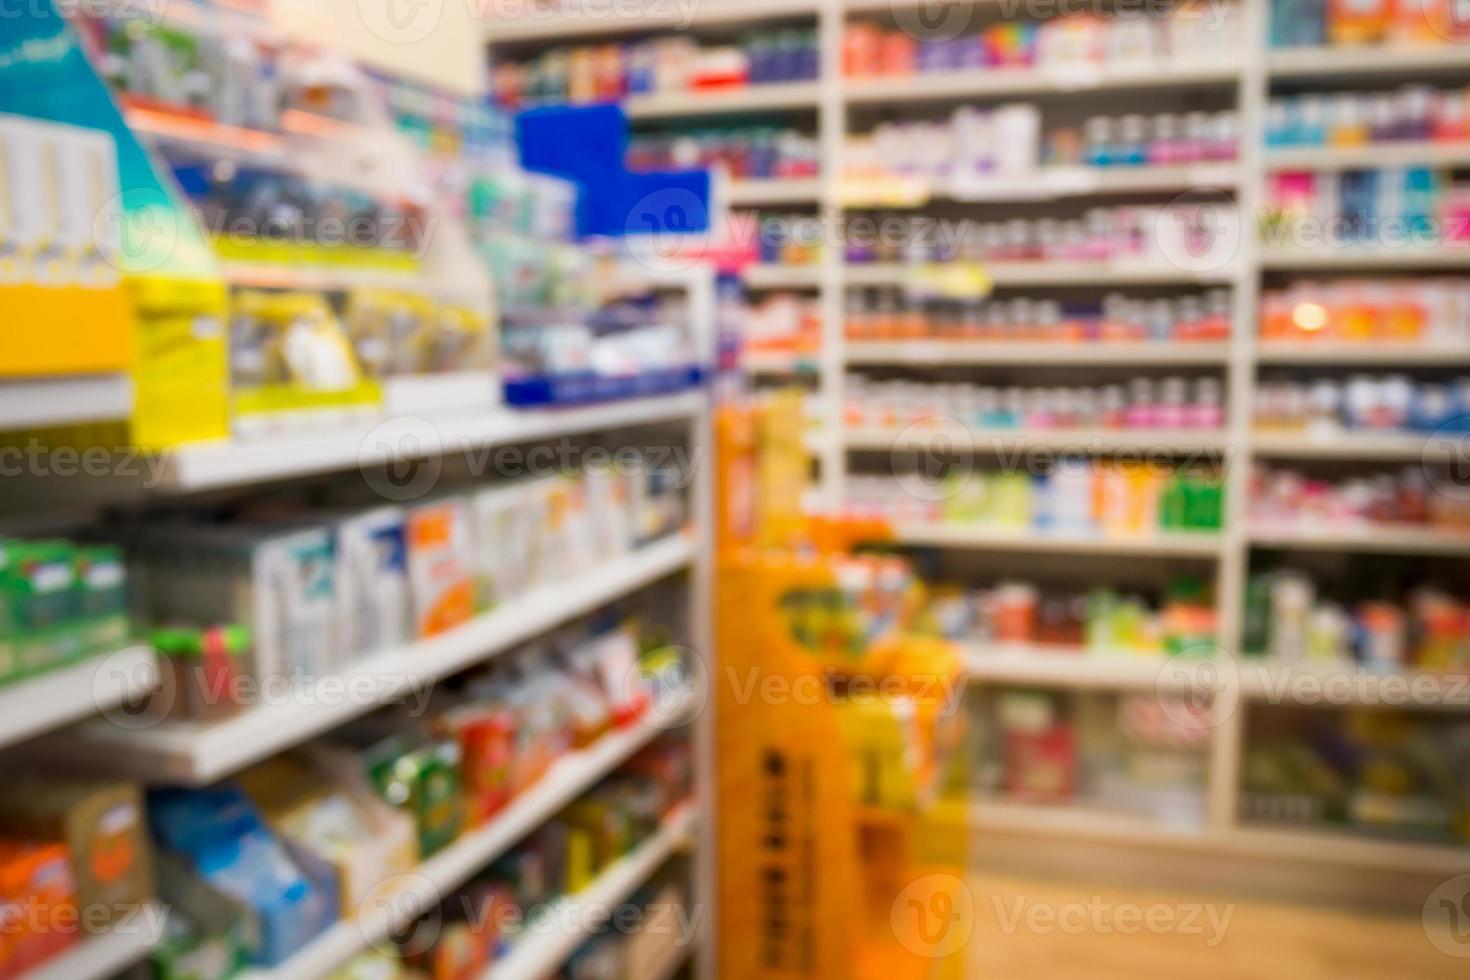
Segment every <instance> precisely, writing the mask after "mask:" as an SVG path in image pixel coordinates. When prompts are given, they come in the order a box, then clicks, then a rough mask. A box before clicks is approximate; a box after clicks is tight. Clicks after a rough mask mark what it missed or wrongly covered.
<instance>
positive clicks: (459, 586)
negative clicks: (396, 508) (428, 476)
mask: <svg viewBox="0 0 1470 980" xmlns="http://www.w3.org/2000/svg"><path fill="white" fill-rule="evenodd" d="M407 531H408V579H409V588H410V594H411V595H412V598H413V621H414V634H415V635H416V636H419V637H429V636H436V635H438V634H440V633H443V632H445V631H446V630H451V629H453V628H454V627H456V626H460V625H462V624H464V623H467V622H469V621H470V620H471V619H472V618H474V615H475V556H474V550H473V545H472V543H471V542H472V535H471V525H470V509H469V505H468V504H467V503H466V502H465V501H464V500H463V499H462V498H459V497H449V498H446V499H444V500H440V501H437V502H434V503H428V504H421V505H419V506H417V507H414V508H412V509H410V510H409V512H408V518H407Z"/></svg>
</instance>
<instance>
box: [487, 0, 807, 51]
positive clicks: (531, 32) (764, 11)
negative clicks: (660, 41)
mask: <svg viewBox="0 0 1470 980" xmlns="http://www.w3.org/2000/svg"><path fill="white" fill-rule="evenodd" d="M818 6H819V3H818V0H701V2H697V3H692V4H690V3H667V2H658V0H647V2H646V8H647V9H644V10H638V9H637V8H638V5H637V4H635V3H629V4H596V3H594V4H589V5H585V6H581V5H577V4H568V5H563V8H562V9H555V7H553V8H552V9H537V8H536V7H535V6H534V5H532V4H524V5H521V9H522V12H521V13H520V15H519V16H517V17H515V18H513V19H512V18H496V17H494V16H492V17H490V18H489V19H488V20H487V22H486V24H485V38H486V41H487V42H488V43H489V44H517V43H524V42H528V41H547V42H556V43H562V42H571V41H574V40H576V39H578V38H589V37H612V36H616V35H622V34H642V33H645V32H648V33H651V32H655V31H667V30H679V31H684V30H690V29H698V28H701V27H722V26H727V25H729V26H737V27H738V26H739V25H741V24H753V23H761V22H768V21H773V20H785V19H795V18H799V17H803V16H807V17H811V16H815V15H816V12H817V8H818Z"/></svg>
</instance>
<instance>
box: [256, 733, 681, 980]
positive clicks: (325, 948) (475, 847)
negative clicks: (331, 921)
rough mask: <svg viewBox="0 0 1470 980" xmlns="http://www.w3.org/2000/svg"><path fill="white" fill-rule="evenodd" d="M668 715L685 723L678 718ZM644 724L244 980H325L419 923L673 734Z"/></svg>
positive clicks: (597, 748)
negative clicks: (662, 737)
mask: <svg viewBox="0 0 1470 980" xmlns="http://www.w3.org/2000/svg"><path fill="white" fill-rule="evenodd" d="M667 717H670V718H678V717H679V715H678V714H677V713H670V714H669V715H668V716H667ZM669 727H670V726H668V725H663V724H659V725H652V724H648V723H647V722H640V723H638V724H634V725H632V726H630V727H628V728H624V729H621V730H618V731H615V732H612V733H610V734H608V735H604V736H603V737H602V738H600V739H598V740H597V742H595V743H593V744H592V745H591V746H589V747H587V748H586V749H583V750H581V751H579V752H576V753H573V754H572V755H569V756H567V757H565V758H563V759H560V760H559V761H557V762H556V763H555V765H553V766H552V768H551V769H550V770H549V771H548V772H547V773H546V775H544V776H543V777H542V778H541V779H540V780H539V781H538V782H537V783H536V785H534V786H532V787H531V788H530V789H528V790H526V791H525V792H524V793H522V794H521V795H519V796H518V797H516V798H515V799H514V800H513V801H511V803H510V804H509V805H508V806H506V808H505V809H504V810H501V811H500V812H499V813H497V814H496V815H495V816H494V817H493V818H491V820H490V821H489V822H488V823H486V824H484V825H483V826H480V827H476V828H474V829H472V830H470V831H467V832H466V833H465V834H463V835H461V836H460V837H459V839H458V840H456V841H454V843H452V844H450V845H449V846H447V847H446V848H444V849H443V850H442V851H440V852H439V853H437V854H435V855H434V856H433V857H431V858H429V859H428V860H427V861H425V862H424V863H423V864H421V865H420V866H419V867H418V868H417V869H416V870H415V871H414V872H413V873H411V874H407V875H402V876H399V877H398V879H397V881H398V887H397V888H396V889H394V890H392V891H385V892H384V893H383V894H380V895H374V896H373V898H372V900H371V901H369V902H367V903H364V906H363V908H362V909H360V910H357V911H358V913H359V914H358V916H357V918H356V919H351V920H346V919H344V920H343V921H341V922H339V923H337V924H336V925H335V926H333V927H332V928H330V929H328V930H327V931H326V932H324V933H323V934H322V935H320V936H318V937H317V938H316V939H314V940H313V941H312V942H311V943H309V944H308V945H307V946H306V947H305V948H303V949H301V950H300V951H298V952H297V953H296V955H294V956H292V957H291V958H290V959H289V960H288V961H286V962H285V963H283V964H281V965H280V966H278V967H276V968H275V969H272V970H253V971H250V972H248V973H246V974H245V976H244V977H242V978H241V980H318V978H320V977H324V976H328V975H330V974H331V973H332V971H333V970H335V969H337V968H338V967H340V966H341V965H342V964H343V963H345V962H347V961H348V960H350V959H351V958H352V957H354V956H356V955H357V954H358V953H360V952H362V951H363V950H364V949H369V948H372V947H375V946H377V945H378V944H380V943H382V942H384V941H385V940H387V938H388V937H389V936H390V935H392V934H394V933H396V932H399V931H400V930H402V929H404V928H406V927H407V926H408V925H410V924H411V923H412V921H413V920H414V919H415V918H416V917H417V915H419V914H422V913H423V912H424V911H426V910H429V909H432V908H435V907H436V906H437V905H438V903H439V901H440V900H441V899H443V898H444V897H446V896H447V895H449V894H451V893H453V892H454V890H455V889H457V888H459V887H460V886H461V885H463V884H464V883H465V882H467V881H469V880H470V879H471V878H473V877H474V876H475V875H477V874H479V873H480V872H481V871H483V870H484V869H485V867H486V866H488V865H489V864H490V863H491V862H493V861H494V860H495V859H496V858H498V857H500V856H501V855H502V854H504V853H506V852H507V851H509V850H510V849H511V848H513V847H514V846H515V845H516V844H518V843H520V842H521V841H522V840H524V839H525V837H526V836H527V835H528V834H530V833H532V832H533V831H535V830H536V829H537V828H539V827H541V826H542V825H544V824H545V823H546V822H547V821H548V820H550V819H551V818H552V817H554V816H556V815H557V814H558V813H559V812H561V810H562V809H563V808H565V807H566V806H568V805H569V804H571V803H573V802H575V801H576V800H577V799H578V798H579V797H581V796H582V795H583V794H584V793H586V792H587V791H588V790H589V789H591V788H592V787H593V786H595V785H596V784H597V783H598V782H600V781H601V780H602V779H603V778H604V777H606V776H608V775H609V774H611V773H612V772H614V771H615V770H616V769H617V768H618V767H619V766H621V765H622V764H623V763H625V762H627V761H628V760H629V759H630V758H632V757H633V756H634V755H636V754H637V753H638V752H639V751H640V750H642V749H643V748H644V747H646V746H647V745H649V744H650V743H651V742H653V741H654V740H655V739H657V738H658V737H659V736H660V735H661V734H663V733H664V732H665V731H667V730H668V729H669Z"/></svg>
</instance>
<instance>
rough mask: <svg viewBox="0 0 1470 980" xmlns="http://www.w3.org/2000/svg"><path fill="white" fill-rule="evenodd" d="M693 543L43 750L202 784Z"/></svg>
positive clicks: (681, 557)
mask: <svg viewBox="0 0 1470 980" xmlns="http://www.w3.org/2000/svg"><path fill="white" fill-rule="evenodd" d="M695 548H696V539H695V538H694V537H693V536H692V535H688V534H676V535H674V536H672V537H669V538H667V539H665V540H663V541H659V542H657V543H655V544H651V545H648V546H646V547H643V548H641V549H639V550H637V551H635V552H633V553H632V554H629V555H626V556H624V557H621V558H616V559H614V560H612V561H610V562H607V563H605V564H603V565H601V566H599V567H598V568H595V569H592V570H590V571H587V572H583V573H581V574H580V575H575V576H571V577H569V578H566V579H564V580H562V581H559V582H556V583H552V584H548V585H543V586H539V587H537V588H535V589H532V590H531V591H530V592H528V593H527V594H526V595H524V596H522V597H521V598H519V599H515V600H513V601H511V602H509V603H507V604H506V605H504V606H502V607H501V608H499V609H496V610H495V611H494V612H490V613H486V614H485V615H483V616H480V617H478V618H476V619H475V620H473V621H472V622H470V623H467V624H465V625H464V626H461V627H459V628H457V629H454V630H451V631H449V632H447V633H445V634H443V635H441V636H437V637H433V638H432V639H428V640H421V641H419V642H417V643H410V644H408V645H406V646H403V647H399V648H397V649H393V650H389V651H387V652H385V653H381V654H377V655H375V656H373V657H371V658H369V659H367V660H364V661H362V662H361V663H358V664H355V665H353V666H352V667H350V668H349V669H347V670H345V671H343V672H342V673H341V674H340V675H338V676H334V677H324V678H321V679H320V680H318V681H317V682H315V683H314V684H312V685H310V686H308V687H306V688H304V689H302V690H300V691H295V692H282V693H283V695H284V696H283V697H281V698H276V699H273V703H271V704H267V705H262V706H259V707H254V708H251V709H249V710H247V711H245V712H243V713H241V714H240V715H238V716H236V717H234V718H229V719H225V720H223V721H218V722H214V723H210V724H185V723H179V724H156V725H153V726H152V727H142V728H138V729H133V728H123V727H119V726H118V725H115V724H113V723H111V722H109V721H107V720H98V721H96V722H93V723H91V724H88V725H83V726H79V727H78V728H75V729H72V730H71V731H68V732H65V733H59V734H57V735H54V736H52V737H50V738H48V739H47V740H46V742H45V749H46V751H48V752H50V753H52V754H54V755H56V756H58V757H61V758H65V759H72V760H80V761H85V760H88V759H91V760H94V761H95V760H96V759H98V758H106V759H108V765H109V770H110V771H111V772H114V773H116V774H118V775H123V774H126V775H129V776H132V777H133V778H136V779H140V780H143V781H146V782H152V783H158V782H178V783H185V784H189V785H194V786H204V785H208V784H210V783H212V782H214V781H216V780H218V779H221V778H223V777H225V776H228V775H230V774H231V773H234V772H237V771H238V770H240V769H243V768H245V767H246V766H249V765H251V764H252V763H255V762H259V761H260V760H262V759H266V758H269V757H270V756H272V755H275V754H276V753H278V752H281V751H283V750H285V749H288V748H290V747H291V746H293V745H299V744H300V743H302V742H305V741H307V740H308V739H311V738H314V737H316V736H318V735H321V734H323V733H325V732H328V731H330V730H332V729H333V728H336V727H338V726H340V725H343V724H345V723H347V722H349V721H351V720H353V719H354V718H358V717H361V716H362V715H366V714H368V713H370V712H372V711H374V710H376V709H377V708H378V707H379V706H380V705H382V704H385V703H388V702H391V701H394V700H399V699H402V698H405V697H408V696H410V695H412V694H414V693H415V692H417V691H420V690H421V689H423V688H424V687H425V686H426V685H430V684H433V683H434V682H435V681H437V680H439V679H440V678H443V677H448V676H451V675H453V674H456V673H459V672H460V671H463V670H466V669H468V668H471V667H474V666H476V665H477V664H480V663H483V662H485V661H486V660H488V659H490V658H491V657H494V656H495V655H497V654H500V653H503V652H505V651H507V650H509V649H512V648H513V647H516V646H518V645H520V644H522V643H526V642H528V641H530V640H533V639H535V638H536V637H537V636H540V635H541V634H543V633H545V632H546V631H548V630H550V629H554V628H555V627H557V626H560V625H562V624H563V623H565V622H567V621H568V620H571V619H574V618H576V617H578V616H581V615H585V614H587V613H590V612H594V611H595V610H597V609H599V608H601V607H602V606H604V605H606V604H607V603H609V602H613V601H615V600H617V599H620V598H622V597H624V596H626V595H628V594H629V593H631V592H634V591H636V590H638V589H640V588H642V587H644V586H646V585H650V584H652V583H654V582H657V581H659V580H660V579H663V578H665V577H667V576H669V575H672V574H674V573H675V572H678V571H680V570H683V569H686V568H688V567H690V566H691V565H692V563H693V562H694V560H695V557H696V556H695Z"/></svg>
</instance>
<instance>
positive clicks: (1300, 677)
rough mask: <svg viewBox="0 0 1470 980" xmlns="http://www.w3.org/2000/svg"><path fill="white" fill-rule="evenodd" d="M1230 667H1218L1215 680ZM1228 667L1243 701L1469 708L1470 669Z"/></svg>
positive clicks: (1311, 664)
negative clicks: (1447, 671)
mask: <svg viewBox="0 0 1470 980" xmlns="http://www.w3.org/2000/svg"><path fill="white" fill-rule="evenodd" d="M1230 673H1231V672H1222V673H1220V674H1219V675H1218V676H1217V678H1216V680H1217V682H1218V681H1219V680H1220V678H1225V677H1228V676H1230ZM1233 673H1234V676H1235V681H1234V683H1235V684H1236V685H1237V688H1236V689H1237V692H1238V695H1239V697H1240V698H1242V699H1244V700H1246V701H1258V702H1264V703H1268V704H1296V705H1306V706H1311V707H1324V708H1346V707H1354V706H1366V707H1387V708H1395V709H1398V708H1403V709H1410V710H1426V711H1428V710H1442V711H1454V712H1464V711H1466V710H1467V709H1470V674H1464V673H1462V674H1459V675H1455V674H1439V673H1431V672H1428V671H1421V670H1407V671H1395V672H1373V671H1367V670H1364V669H1363V668H1362V667H1360V666H1358V665H1357V664H1355V663H1352V662H1351V661H1347V660H1343V661H1322V662H1315V661H1302V662H1299V663H1289V664H1283V663H1270V662H1262V661H1253V660H1245V661H1241V662H1239V663H1238V664H1237V665H1236V667H1235V670H1234V672H1233Z"/></svg>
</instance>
